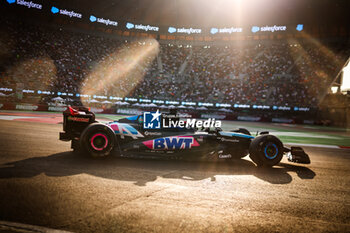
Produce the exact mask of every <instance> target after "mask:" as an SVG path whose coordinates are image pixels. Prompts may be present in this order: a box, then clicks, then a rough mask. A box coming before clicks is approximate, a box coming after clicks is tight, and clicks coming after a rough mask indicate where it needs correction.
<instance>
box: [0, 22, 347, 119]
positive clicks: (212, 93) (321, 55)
mask: <svg viewBox="0 0 350 233" xmlns="http://www.w3.org/2000/svg"><path fill="white" fill-rule="evenodd" d="M0 30H1V37H0V40H1V44H2V47H3V49H2V53H1V56H0V60H1V62H0V76H1V79H0V86H1V88H2V97H1V101H2V102H3V103H4V102H6V103H18V102H21V103H27V104H43V105H48V104H52V103H53V102H54V101H53V99H54V98H56V97H57V96H60V97H62V98H63V99H64V100H65V101H66V103H67V104H72V105H91V106H94V107H103V108H104V109H105V108H113V112H115V111H116V109H118V108H120V107H121V106H119V105H118V103H123V101H125V102H124V103H126V104H125V105H126V106H125V105H123V108H137V109H142V108H143V107H142V106H143V105H142V103H143V101H144V100H145V101H144V102H146V103H150V102H152V103H153V104H154V106H147V104H144V105H145V107H147V108H149V107H153V108H157V107H160V106H161V105H164V104H165V105H164V106H162V107H169V106H170V104H173V105H174V106H175V107H180V108H183V110H187V111H192V110H191V109H194V108H197V109H199V108H200V107H202V109H199V110H205V111H206V112H219V109H221V110H222V107H224V110H225V109H226V110H225V111H224V110H222V111H223V112H226V114H229V113H230V112H231V113H233V112H239V113H240V114H241V115H242V114H243V115H245V114H248V115H249V112H254V111H255V110H258V109H266V110H280V109H282V110H288V111H290V110H291V111H293V110H294V111H298V110H299V109H305V111H310V113H311V114H313V113H314V112H315V109H316V110H317V107H318V106H319V104H320V103H321V101H322V100H323V98H324V96H325V95H326V94H327V93H328V91H329V89H330V86H331V85H332V83H333V81H334V80H335V78H336V77H337V75H338V74H339V72H340V71H341V69H342V67H343V66H344V63H345V62H346V60H347V58H348V57H349V55H350V49H349V48H350V46H349V40H348V38H347V37H346V36H345V37H341V36H329V37H323V38H319V39H317V40H315V39H314V38H313V37H312V36H310V35H308V34H307V33H305V34H303V36H290V35H286V36H281V38H279V39H269V38H267V39H266V37H264V36H262V37H261V38H264V39H263V40H257V39H254V38H253V39H245V40H231V41H219V40H208V41H205V40H197V41H196V40H192V41H188V40H186V38H185V40H180V39H181V37H179V38H180V39H179V40H169V38H171V37H169V36H167V37H166V39H161V36H162V35H158V36H155V35H153V34H149V35H147V34H146V35H141V34H135V33H134V35H135V36H132V34H129V35H128V36H125V35H126V34H125V33H117V34H118V35H111V34H108V33H104V32H105V31H102V32H101V31H100V32H98V31H94V32H92V31H91V30H85V29H84V27H81V25H79V24H74V25H73V26H62V25H58V24H56V23H55V24H41V23H38V22H37V21H36V22H29V23H28V22H24V21H21V20H20V19H11V18H6V19H3V20H2V23H1V26H0ZM140 35H141V36H140ZM282 35H283V34H282ZM155 38H156V39H155ZM246 38H251V36H247V37H246ZM223 39H225V38H223ZM140 54H142V56H141V55H140ZM135 59H138V60H137V62H135ZM42 93H50V94H46V95H43V94H42ZM127 99H129V100H132V101H131V102H130V101H127ZM116 100H118V101H116ZM91 101H92V102H91ZM115 102H116V104H115ZM167 103H168V104H169V105H166V104H167ZM203 107H204V108H203ZM240 108H241V109H240ZM247 111H248V113H247ZM303 111H304V110H303ZM254 114H256V113H254ZM254 114H253V115H254ZM278 114H279V113H275V115H278ZM264 115H271V113H270V112H265V113H264Z"/></svg>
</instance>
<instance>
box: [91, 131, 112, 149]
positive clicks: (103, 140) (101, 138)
mask: <svg viewBox="0 0 350 233" xmlns="http://www.w3.org/2000/svg"><path fill="white" fill-rule="evenodd" d="M90 143H91V146H92V148H94V150H97V151H101V150H103V149H105V148H106V147H107V145H108V138H107V136H106V135H104V134H102V133H97V134H94V135H93V136H92V137H91V140H90Z"/></svg>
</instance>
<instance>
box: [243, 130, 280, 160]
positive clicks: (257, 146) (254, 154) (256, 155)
mask: <svg viewBox="0 0 350 233" xmlns="http://www.w3.org/2000/svg"><path fill="white" fill-rule="evenodd" d="M267 147H274V148H276V153H275V154H276V155H275V156H268V155H267V154H266V149H267ZM249 156H250V158H251V160H253V162H254V163H255V164H256V165H257V166H264V167H272V166H274V165H276V164H278V163H279V162H280V161H281V159H282V157H283V143H282V142H281V141H280V140H279V139H278V138H277V137H276V136H273V135H261V136H258V137H256V138H255V139H254V140H253V141H252V142H251V144H250V146H249Z"/></svg>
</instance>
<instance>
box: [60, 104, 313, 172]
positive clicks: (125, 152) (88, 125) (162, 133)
mask: <svg viewBox="0 0 350 233" xmlns="http://www.w3.org/2000/svg"><path fill="white" fill-rule="evenodd" d="M144 116H145V115H144V114H143V115H137V116H131V117H126V118H123V119H120V120H118V121H114V122H109V123H106V124H103V123H99V122H97V121H96V120H95V115H94V113H92V112H90V111H89V110H88V109H87V108H84V107H80V108H79V109H74V108H72V107H69V108H68V109H67V111H65V112H63V130H64V132H61V133H60V140H63V141H71V148H72V149H73V150H74V152H77V153H81V154H86V155H89V156H91V157H107V156H109V155H110V154H112V152H114V153H115V154H117V155H119V156H124V157H135V156H136V157H157V158H159V157H161V158H180V159H181V158H182V159H190V158H204V159H213V158H215V159H216V160H220V159H223V160H227V159H240V158H243V157H245V156H247V155H248V154H249V157H250V158H251V160H252V161H253V162H254V163H255V164H256V165H257V166H266V167H271V166H274V165H276V164H278V163H279V162H280V161H281V159H282V156H283V155H284V154H286V156H287V157H288V160H289V161H291V162H296V163H304V164H309V163H310V159H309V156H308V155H307V154H306V153H305V152H304V150H303V149H302V148H300V147H291V148H287V147H285V146H283V144H282V142H281V141H280V140H279V139H278V138H277V137H276V136H273V135H270V134H269V133H268V132H261V133H260V134H259V135H258V136H256V137H254V136H252V135H251V134H250V132H249V131H248V130H246V129H244V128H240V129H237V130H232V131H223V130H222V129H221V128H218V127H201V128H197V127H179V126H176V124H173V127H159V126H156V127H153V128H152V127H150V128H149V127H146V125H145V122H144V120H145V119H144ZM151 117H152V115H151ZM158 117H159V118H161V117H162V116H161V114H159V113H158V111H157V113H153V117H152V118H153V119H151V120H152V121H153V120H154V119H155V118H158ZM165 120H166V121H167V122H168V123H169V122H171V123H174V122H175V123H176V122H177V121H179V118H177V117H174V118H172V119H171V118H167V119H165ZM165 120H164V122H165ZM170 125H171V124H170ZM151 126H153V123H152V124H151Z"/></svg>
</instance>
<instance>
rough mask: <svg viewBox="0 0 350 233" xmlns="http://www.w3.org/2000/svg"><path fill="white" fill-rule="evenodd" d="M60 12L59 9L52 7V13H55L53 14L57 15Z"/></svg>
mask: <svg viewBox="0 0 350 233" xmlns="http://www.w3.org/2000/svg"><path fill="white" fill-rule="evenodd" d="M59 11H60V10H59V9H58V8H57V7H54V6H53V7H51V12H52V13H53V14H56V13H58V12H59Z"/></svg>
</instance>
